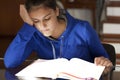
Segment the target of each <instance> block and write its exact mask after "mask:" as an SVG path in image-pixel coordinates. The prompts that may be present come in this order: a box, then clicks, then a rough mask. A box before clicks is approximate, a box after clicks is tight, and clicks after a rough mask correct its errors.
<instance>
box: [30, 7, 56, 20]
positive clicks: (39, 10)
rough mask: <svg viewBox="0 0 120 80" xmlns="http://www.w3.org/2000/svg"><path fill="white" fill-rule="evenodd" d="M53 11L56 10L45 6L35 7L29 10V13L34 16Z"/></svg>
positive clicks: (41, 15) (44, 14)
mask: <svg viewBox="0 0 120 80" xmlns="http://www.w3.org/2000/svg"><path fill="white" fill-rule="evenodd" d="M52 11H54V10H53V9H50V8H44V7H40V8H34V9H32V10H31V11H30V12H29V15H30V17H32V18H38V17H44V16H46V15H48V14H50V13H51V12H52Z"/></svg>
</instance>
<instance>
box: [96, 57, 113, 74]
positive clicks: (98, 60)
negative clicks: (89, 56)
mask: <svg viewBox="0 0 120 80" xmlns="http://www.w3.org/2000/svg"><path fill="white" fill-rule="evenodd" d="M94 62H95V64H96V65H101V66H105V69H104V71H103V74H107V73H109V72H110V70H111V69H112V68H113V64H112V62H111V61H110V60H109V59H108V58H105V57H96V58H95V60H94Z"/></svg>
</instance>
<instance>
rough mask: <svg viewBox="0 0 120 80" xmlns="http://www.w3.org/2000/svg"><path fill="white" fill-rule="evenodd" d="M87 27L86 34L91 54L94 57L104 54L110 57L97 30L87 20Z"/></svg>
mask: <svg viewBox="0 0 120 80" xmlns="http://www.w3.org/2000/svg"><path fill="white" fill-rule="evenodd" d="M85 28H86V29H85V33H84V34H85V36H86V40H87V44H88V47H89V50H90V53H91V55H92V56H93V57H94V58H95V57H99V56H104V57H106V58H109V57H108V54H107V52H106V51H105V49H104V47H103V46H102V44H101V41H100V39H99V37H98V35H97V33H96V31H95V30H94V29H93V27H91V26H90V24H89V23H88V22H87V23H86V25H85Z"/></svg>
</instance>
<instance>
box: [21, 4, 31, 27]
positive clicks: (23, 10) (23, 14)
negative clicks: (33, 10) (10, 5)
mask: <svg viewBox="0 0 120 80" xmlns="http://www.w3.org/2000/svg"><path fill="white" fill-rule="evenodd" d="M20 16H21V18H22V19H23V21H24V22H26V23H28V24H29V25H31V26H32V25H33V21H32V20H31V18H30V16H29V14H28V12H27V10H26V8H25V6H24V5H23V4H21V5H20Z"/></svg>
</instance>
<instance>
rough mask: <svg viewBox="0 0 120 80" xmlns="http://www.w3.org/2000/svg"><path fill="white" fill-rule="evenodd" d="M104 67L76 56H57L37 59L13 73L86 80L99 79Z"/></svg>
mask: <svg viewBox="0 0 120 80" xmlns="http://www.w3.org/2000/svg"><path fill="white" fill-rule="evenodd" d="M104 68H105V67H104V66H97V65H95V64H93V63H90V62H87V61H84V60H82V59H78V58H72V59H71V60H67V59H65V58H58V59H53V60H45V61H41V60H40V59H38V60H36V61H34V62H33V63H32V64H30V65H29V66H27V67H26V68H24V69H23V70H21V71H20V72H18V73H17V74H15V75H16V76H24V77H47V78H52V79H56V78H64V79H70V80H84V79H85V80H86V78H94V79H96V80H99V78H100V76H101V74H102V72H103V70H104ZM89 80H90V79H89Z"/></svg>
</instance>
